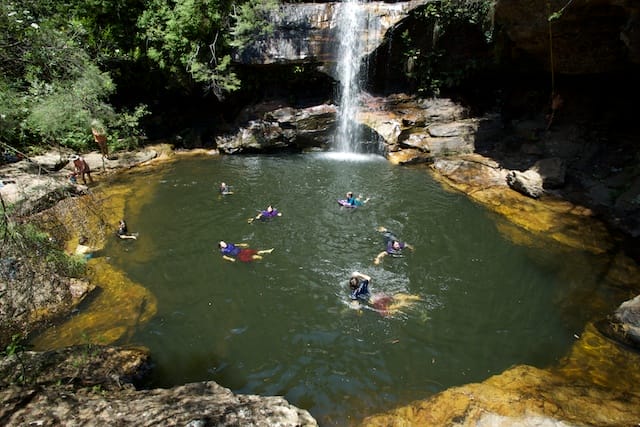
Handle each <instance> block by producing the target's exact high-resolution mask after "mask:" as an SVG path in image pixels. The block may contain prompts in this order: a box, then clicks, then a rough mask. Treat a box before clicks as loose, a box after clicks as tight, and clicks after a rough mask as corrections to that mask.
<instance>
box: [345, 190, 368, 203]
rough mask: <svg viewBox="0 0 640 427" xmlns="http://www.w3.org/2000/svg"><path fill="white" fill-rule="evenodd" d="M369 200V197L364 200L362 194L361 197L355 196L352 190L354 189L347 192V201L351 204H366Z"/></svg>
mask: <svg viewBox="0 0 640 427" xmlns="http://www.w3.org/2000/svg"><path fill="white" fill-rule="evenodd" d="M368 201H369V199H366V200H362V196H360V197H355V196H354V195H353V192H352V191H349V192H348V193H347V203H348V204H349V205H350V206H363V205H364V204H365V203H367V202H368Z"/></svg>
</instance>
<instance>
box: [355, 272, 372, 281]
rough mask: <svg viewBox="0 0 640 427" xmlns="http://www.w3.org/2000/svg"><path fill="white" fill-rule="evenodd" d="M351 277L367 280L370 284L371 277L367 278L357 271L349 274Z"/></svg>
mask: <svg viewBox="0 0 640 427" xmlns="http://www.w3.org/2000/svg"><path fill="white" fill-rule="evenodd" d="M351 276H352V277H357V278H359V279H362V280H367V281H369V282H371V276H367V275H366V274H363V273H360V272H359V271H354V272H353V273H352V274H351Z"/></svg>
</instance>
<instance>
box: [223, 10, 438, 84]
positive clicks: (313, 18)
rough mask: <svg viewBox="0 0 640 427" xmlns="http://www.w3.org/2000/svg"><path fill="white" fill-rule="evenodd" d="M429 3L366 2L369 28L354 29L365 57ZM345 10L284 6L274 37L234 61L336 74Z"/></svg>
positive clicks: (275, 15)
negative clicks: (311, 66) (339, 27)
mask: <svg viewBox="0 0 640 427" xmlns="http://www.w3.org/2000/svg"><path fill="white" fill-rule="evenodd" d="M426 3H428V0H412V1H406V2H395V3H385V2H369V3H363V4H362V7H363V8H365V13H367V16H368V19H366V26H365V27H364V28H358V29H354V31H358V32H359V33H360V34H361V38H362V40H363V44H364V46H365V49H364V52H363V56H367V55H369V54H370V53H371V52H372V51H373V50H374V49H376V48H377V47H378V46H379V45H380V43H381V42H382V40H383V38H384V35H385V34H386V32H387V30H388V29H389V28H391V27H392V26H393V25H395V24H397V23H398V22H399V21H401V20H402V19H404V18H406V16H407V14H408V13H409V12H410V11H411V10H412V9H415V8H417V7H419V6H422V5H424V4H426ZM345 7H347V6H346V5H345V3H344V2H326V3H302V4H298V3H285V4H282V5H280V7H279V8H278V9H277V10H276V11H274V12H273V13H272V14H271V16H270V18H269V22H271V23H272V24H273V25H274V27H275V29H274V31H273V34H270V35H269V36H268V37H265V38H263V39H260V40H257V41H254V42H253V43H251V44H249V45H248V46H247V47H246V48H244V49H243V50H242V51H240V52H237V53H236V55H235V60H236V62H238V63H241V64H244V65H257V64H260V65H267V64H300V63H316V64H319V65H320V68H321V70H323V71H325V72H327V73H328V74H330V75H333V72H334V65H335V62H336V53H337V52H336V46H339V45H340V40H339V34H338V33H337V31H336V27H337V25H338V21H339V17H340V15H341V14H344V8H345Z"/></svg>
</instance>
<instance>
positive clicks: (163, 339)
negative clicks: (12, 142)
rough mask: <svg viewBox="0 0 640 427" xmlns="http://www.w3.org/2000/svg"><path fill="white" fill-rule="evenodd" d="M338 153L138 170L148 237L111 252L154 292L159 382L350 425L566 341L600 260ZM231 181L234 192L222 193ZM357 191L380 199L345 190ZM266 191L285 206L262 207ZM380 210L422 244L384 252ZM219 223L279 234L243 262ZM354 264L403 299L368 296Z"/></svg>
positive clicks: (558, 350)
mask: <svg viewBox="0 0 640 427" xmlns="http://www.w3.org/2000/svg"><path fill="white" fill-rule="evenodd" d="M332 156H338V158H335V157H332ZM341 156H343V154H313V155H309V154H308V155H289V156H272V157H269V156H247V157H232V158H206V159H202V158H201V159H190V160H184V161H179V162H177V163H175V164H171V165H168V166H166V167H165V168H164V170H163V171H162V172H158V173H157V174H156V175H154V174H148V175H146V176H144V177H143V178H140V179H143V180H145V181H146V182H148V180H155V182H156V183H157V184H158V185H157V187H156V190H155V193H154V194H153V197H151V199H150V201H149V202H148V203H147V204H146V205H145V206H143V207H142V208H141V209H140V210H139V215H135V216H134V215H133V214H129V213H127V215H126V217H127V219H128V223H129V227H130V228H131V229H132V230H134V231H137V232H139V234H140V237H139V239H138V241H136V242H135V243H134V244H133V245H132V244H130V242H127V243H123V242H122V241H118V240H117V239H113V241H111V242H110V243H109V244H108V245H107V247H106V248H105V251H104V253H105V255H106V256H108V258H109V260H110V262H111V263H112V264H113V265H114V266H115V267H116V268H118V269H121V270H122V271H124V272H126V274H127V275H128V276H129V277H130V279H131V280H133V281H134V282H137V283H141V284H143V285H144V286H145V287H146V288H147V289H149V290H150V291H151V292H152V293H153V294H154V296H155V298H156V299H157V314H156V315H155V316H154V317H153V318H152V319H151V320H150V321H149V322H147V323H146V324H144V325H142V326H141V327H139V328H138V329H137V330H136V331H135V333H134V334H133V335H132V336H129V338H128V339H125V340H123V343H125V342H126V343H132V344H142V345H145V346H148V347H149V348H150V349H151V351H152V354H153V357H154V360H155V361H156V363H157V366H156V369H155V371H154V377H153V379H152V383H151V384H150V385H151V386H170V385H174V384H182V383H185V382H191V381H202V380H215V381H217V382H218V383H220V384H221V385H223V386H226V387H229V388H231V389H232V390H233V391H235V392H241V393H251V394H262V395H283V396H284V397H285V398H286V399H287V400H289V401H290V402H291V403H293V404H295V405H297V406H299V407H303V408H306V409H309V411H310V412H311V413H312V415H313V416H315V417H316V418H317V419H318V420H319V421H320V422H321V424H324V425H329V424H337V425H344V424H345V423H348V422H349V421H353V420H358V419H360V418H361V417H362V416H363V415H365V414H370V413H372V412H376V411H380V410H384V409H386V408H390V407H394V406H397V405H400V404H403V403H406V402H409V401H412V400H415V399H419V398H422V397H426V396H428V395H430V394H432V393H435V392H437V391H440V390H442V389H444V388H447V387H450V386H453V385H459V384H464V383H468V382H473V381H481V380H483V379H485V378H487V377H488V376H490V375H493V374H496V373H499V372H501V371H503V370H504V369H506V368H508V367H510V366H512V365H514V364H522V363H525V364H531V365H535V366H539V367H545V366H548V365H551V364H554V363H555V362H556V361H557V360H558V359H559V358H560V357H562V356H563V355H564V354H566V352H567V351H568V348H569V346H570V344H571V343H572V341H573V340H574V339H575V338H573V336H574V334H575V333H576V331H579V330H580V328H581V327H582V325H583V324H584V323H583V322H584V320H585V316H588V314H589V313H584V312H582V311H580V310H579V309H577V308H576V309H575V310H574V309H572V308H571V306H570V305H567V304H566V303H565V302H566V301H567V300H569V299H570V298H571V296H572V294H571V293H572V292H573V289H572V284H571V277H574V275H579V277H580V278H581V280H582V281H589V280H591V281H592V282H593V283H586V285H587V288H591V289H595V288H597V287H598V286H601V285H600V284H598V283H596V282H595V280H596V279H595V277H596V276H597V275H596V274H591V275H589V274H587V273H585V271H584V269H585V268H587V269H588V268H590V267H589V266H590V265H596V266H597V263H592V264H591V263H588V262H586V263H582V262H581V263H579V265H578V266H577V267H576V268H578V269H580V270H581V271H579V272H578V271H572V267H571V263H567V262H565V261H566V258H565V257H564V256H563V259H560V258H559V257H557V256H553V253H554V252H553V251H554V249H553V248H552V247H549V245H548V244H547V245H546V247H545V249H544V250H545V252H544V253H543V252H541V249H531V248H528V247H522V246H517V245H515V244H513V243H511V242H510V241H509V240H508V239H506V238H505V237H503V236H502V235H501V234H500V233H498V232H497V230H496V225H495V223H494V222H493V221H492V219H491V218H490V216H489V215H487V213H486V211H484V210H483V209H481V208H480V207H478V206H477V205H475V204H473V203H471V202H470V201H469V200H468V199H466V198H465V197H463V196H460V195H457V194H451V193H446V192H444V191H442V189H441V188H440V186H439V185H438V184H437V183H435V182H433V181H432V180H431V179H430V178H429V177H428V176H427V175H426V174H425V173H424V172H423V171H422V170H418V169H410V168H400V167H395V166H392V165H390V164H388V163H387V162H386V161H385V160H384V159H382V158H380V157H376V156H366V155H357V156H356V157H350V158H344V157H341ZM222 181H224V182H226V183H228V184H230V185H232V186H233V189H234V194H233V195H229V196H220V195H219V194H218V192H217V187H218V185H219V183H220V182H222ZM131 185H132V186H136V185H138V184H137V183H136V181H135V179H133V180H132V182H131ZM347 191H353V192H354V193H355V194H362V195H363V196H364V197H368V198H370V201H369V202H368V203H367V205H365V206H364V207H361V208H357V209H347V208H343V207H340V206H339V205H338V204H337V203H336V201H337V199H339V198H342V197H343V196H344V194H345V193H346V192H347ZM269 204H272V205H273V206H274V207H276V208H278V209H279V210H280V211H281V212H282V213H283V215H282V217H277V218H273V219H271V220H269V221H264V222H263V221H255V222H253V223H251V224H249V223H247V218H250V217H252V216H255V215H256V211H258V210H260V209H263V208H265V207H266V206H267V205H269ZM379 226H385V227H387V228H389V229H391V230H393V231H394V232H395V233H396V234H397V235H398V236H399V237H400V238H401V239H403V240H405V241H407V242H409V243H411V245H413V246H414V247H415V251H413V252H408V253H407V254H406V255H405V256H404V257H401V258H390V257H386V258H385V259H384V260H383V262H382V263H381V264H380V265H374V264H373V260H374V258H375V256H376V255H377V254H378V253H379V252H380V251H381V250H382V249H383V248H384V246H383V239H382V236H381V235H380V233H379V232H377V231H376V229H377V228H378V227H379ZM219 240H225V241H228V242H233V243H240V242H245V243H249V244H250V245H251V246H252V247H255V248H271V247H273V248H275V250H274V252H273V253H272V254H269V255H266V256H265V257H264V259H263V260H261V261H259V262H254V263H241V262H235V263H230V262H226V261H224V260H223V259H222V257H221V256H220V254H219V252H218V251H217V248H216V244H217V242H218V241H219ZM141 241H143V242H144V244H141ZM565 255H566V254H565ZM571 255H572V256H573V254H571ZM579 256H580V257H581V259H585V260H586V259H588V257H590V255H586V254H579ZM594 268H597V267H594ZM354 270H358V271H360V272H363V273H365V274H368V275H370V276H371V277H372V278H373V280H372V283H371V286H370V289H371V291H372V293H377V294H381V293H382V294H386V295H396V296H397V298H396V300H395V302H396V303H397V304H399V305H396V306H394V307H392V308H393V309H392V310H390V311H389V312H383V313H381V311H380V310H374V309H371V307H366V306H365V307H353V305H352V304H351V302H350V300H349V298H348V286H347V280H348V277H349V275H350V274H351V272H352V271H354Z"/></svg>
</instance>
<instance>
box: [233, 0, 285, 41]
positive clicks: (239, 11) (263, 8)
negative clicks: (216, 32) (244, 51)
mask: <svg viewBox="0 0 640 427" xmlns="http://www.w3.org/2000/svg"><path fill="white" fill-rule="evenodd" d="M277 7H278V2H277V1H276V0H248V1H246V2H245V3H242V4H240V5H238V6H236V7H234V12H233V14H232V17H233V19H234V20H235V23H234V25H233V28H232V29H231V34H232V35H233V39H232V40H231V42H230V44H231V46H233V47H235V48H243V47H245V46H247V45H248V44H250V43H251V42H253V41H256V40H260V39H262V38H264V37H267V36H269V35H270V34H272V33H273V29H274V28H273V24H272V22H271V19H270V18H271V16H272V14H273V13H274V12H275V11H276V9H277Z"/></svg>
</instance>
